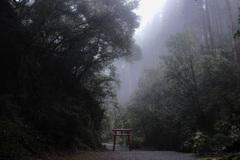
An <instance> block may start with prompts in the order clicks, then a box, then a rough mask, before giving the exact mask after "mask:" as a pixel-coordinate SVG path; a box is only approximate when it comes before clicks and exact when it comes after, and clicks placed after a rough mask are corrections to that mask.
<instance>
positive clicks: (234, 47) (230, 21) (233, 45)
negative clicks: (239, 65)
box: [226, 0, 238, 62]
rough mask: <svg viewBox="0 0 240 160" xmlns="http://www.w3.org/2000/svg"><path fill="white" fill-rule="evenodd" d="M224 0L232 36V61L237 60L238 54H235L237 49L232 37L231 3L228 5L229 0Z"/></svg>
mask: <svg viewBox="0 0 240 160" xmlns="http://www.w3.org/2000/svg"><path fill="white" fill-rule="evenodd" d="M226 1H227V10H228V16H229V23H230V30H231V37H232V52H233V60H234V62H238V56H237V51H236V42H235V39H234V27H233V20H232V11H231V5H230V0H226Z"/></svg>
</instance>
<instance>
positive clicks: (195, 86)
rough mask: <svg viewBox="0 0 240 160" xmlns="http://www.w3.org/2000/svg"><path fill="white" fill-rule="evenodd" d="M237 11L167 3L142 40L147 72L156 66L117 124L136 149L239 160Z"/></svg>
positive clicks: (225, 4)
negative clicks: (130, 132)
mask: <svg viewBox="0 0 240 160" xmlns="http://www.w3.org/2000/svg"><path fill="white" fill-rule="evenodd" d="M239 7H240V5H239V1H238V0H232V1H228V0H224V1H219V0H197V1H194V0H193V1H188V0H167V1H166V2H165V4H164V7H163V8H162V11H161V13H159V14H157V15H156V16H155V18H154V19H153V20H152V21H151V23H149V25H148V26H147V27H146V28H145V30H144V31H143V32H142V35H139V36H138V37H137V38H138V39H139V41H140V44H141V48H142V53H143V57H144V58H145V63H142V64H143V65H145V66H149V64H156V65H151V67H149V68H148V69H146V70H145V71H144V72H143V73H142V75H141V76H140V78H139V81H138V85H137V87H136V90H135V91H134V92H133V94H132V95H131V98H130V100H129V101H128V102H127V103H126V104H125V107H124V109H123V110H122V111H121V114H119V117H117V118H116V121H115V122H116V123H115V127H116V128H117V127H121V126H123V127H125V128H132V129H133V131H134V132H133V146H135V147H137V148H143V149H152V150H179V151H180V150H181V151H187V152H196V153H197V154H199V155H200V154H203V155H206V154H209V153H211V154H212V155H214V154H219V155H221V154H223V153H227V152H233V154H232V157H234V156H233V155H234V153H238V152H239V146H240V132H239V131H240V115H239V114H240V106H239V105H240V104H239V100H240V99H239V98H240V97H239V82H240V81H239V80H240V79H239V78H240V77H239V76H240V75H239V71H240V67H239V53H240V48H239V44H240V41H239V29H240V24H239V23H240V21H239V20H240V17H239ZM131 73H133V71H132V70H129V71H128V75H131ZM129 79H130V80H131V78H129ZM229 157H231V156H229ZM229 159H230V158H229ZM235 159H237V158H236V157H235Z"/></svg>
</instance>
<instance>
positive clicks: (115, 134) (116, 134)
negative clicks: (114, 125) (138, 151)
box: [113, 129, 131, 151]
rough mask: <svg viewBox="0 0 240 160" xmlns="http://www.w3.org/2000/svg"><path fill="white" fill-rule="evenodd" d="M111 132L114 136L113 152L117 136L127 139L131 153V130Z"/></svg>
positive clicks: (114, 130)
mask: <svg viewBox="0 0 240 160" xmlns="http://www.w3.org/2000/svg"><path fill="white" fill-rule="evenodd" d="M113 132H114V133H113V136H114V141H113V151H114V150H115V144H116V139H117V136H127V137H128V145H129V151H131V144H130V136H131V134H130V132H131V129H113Z"/></svg>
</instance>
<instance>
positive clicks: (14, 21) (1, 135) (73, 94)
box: [0, 0, 138, 159]
mask: <svg viewBox="0 0 240 160" xmlns="http://www.w3.org/2000/svg"><path fill="white" fill-rule="evenodd" d="M0 6H1V9H0V34H1V40H0V50H1V54H0V65H1V67H0V71H1V78H0V82H1V87H0V157H1V158H4V159H5V158H19V157H21V156H25V155H27V154H36V153H37V152H38V151H40V150H46V149H53V148H82V149H83V148H88V147H92V148H95V147H97V146H98V145H99V141H98V136H99V135H98V134H97V132H98V131H99V129H100V125H101V121H102V119H103V115H104V112H105V109H104V107H105V106H106V105H107V104H109V103H115V101H116V100H115V93H114V85H117V83H118V82H117V79H116V74H115V68H114V67H113V65H112V62H113V60H114V59H116V58H121V57H125V58H126V59H131V58H132V56H131V55H134V56H136V55H137V53H135V51H134V47H137V46H136V45H135V44H134V40H133V39H132V38H131V37H132V35H133V33H134V30H135V28H137V27H138V22H137V19H138V18H137V16H136V15H135V13H133V12H132V10H133V9H134V8H135V7H136V6H137V1H134V0H133V1H128V0H102V1H99V0H92V1H85V0H47V1H46V0H34V1H28V0H18V1H15V0H14V1H13V0H1V1H0ZM132 53H134V54H132Z"/></svg>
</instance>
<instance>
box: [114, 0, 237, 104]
mask: <svg viewBox="0 0 240 160" xmlns="http://www.w3.org/2000/svg"><path fill="white" fill-rule="evenodd" d="M239 3H240V1H239V0H233V1H231V3H230V10H231V17H232V21H233V22H231V19H230V18H229V16H230V15H229V12H228V11H229V8H228V3H227V1H226V0H221V1H217V0H215V1H195V0H191V1H189V2H187V3H186V2H183V1H181V0H166V1H164V0H162V1H159V0H155V1H154V0H152V1H151V2H150V1H149V0H146V1H145V0H142V1H140V6H139V8H138V10H136V11H135V12H136V13H137V14H138V15H139V16H140V17H141V23H140V26H139V28H138V29H137V30H136V33H135V37H134V39H135V41H136V43H137V44H138V45H139V46H140V47H141V50H142V59H141V60H139V61H135V62H132V63H128V62H126V61H124V60H120V61H117V62H116V66H117V68H118V74H119V78H120V81H121V87H120V88H119V90H118V93H117V97H118V102H119V103H120V104H124V103H125V102H127V101H128V100H129V98H130V97H131V94H132V93H133V92H134V90H135V89H136V88H137V86H138V80H139V77H140V75H141V74H142V72H143V71H144V70H145V69H147V68H151V67H154V66H156V65H157V64H159V62H160V56H161V55H165V54H168V49H167V48H166V41H167V40H168V39H169V38H170V36H171V35H174V34H176V33H180V32H183V31H186V30H191V31H193V32H195V33H196V34H197V35H198V36H199V38H200V39H201V40H202V42H203V43H209V45H212V46H215V47H220V48H223V47H224V46H226V45H228V47H229V45H230V44H227V43H228V42H230V41H231V30H234V31H233V32H236V31H237V29H238V28H239V26H238V23H237V19H238V6H239ZM231 23H233V27H232V28H231ZM227 41H228V42H227ZM230 43H231V42H230ZM230 48H231V47H230Z"/></svg>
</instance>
